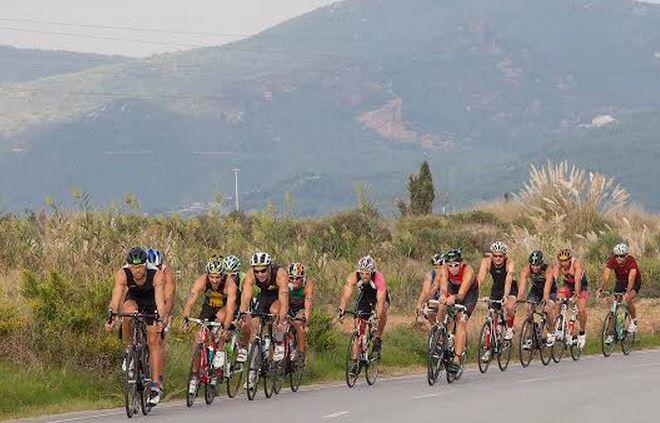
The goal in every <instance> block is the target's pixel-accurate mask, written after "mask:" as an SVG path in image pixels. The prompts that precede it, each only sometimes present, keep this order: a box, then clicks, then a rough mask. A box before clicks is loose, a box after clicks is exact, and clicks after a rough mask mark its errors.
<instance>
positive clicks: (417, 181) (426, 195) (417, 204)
mask: <svg viewBox="0 0 660 423" xmlns="http://www.w3.org/2000/svg"><path fill="white" fill-rule="evenodd" d="M408 195H409V196H410V205H409V208H408V211H409V213H410V214H412V215H415V216H421V215H425V214H431V213H432V212H433V200H434V199H435V187H434V186H433V176H432V175H431V169H430V168H429V163H428V162H427V161H426V160H424V161H423V162H422V164H421V166H420V167H419V173H417V174H415V173H412V174H410V176H408Z"/></svg>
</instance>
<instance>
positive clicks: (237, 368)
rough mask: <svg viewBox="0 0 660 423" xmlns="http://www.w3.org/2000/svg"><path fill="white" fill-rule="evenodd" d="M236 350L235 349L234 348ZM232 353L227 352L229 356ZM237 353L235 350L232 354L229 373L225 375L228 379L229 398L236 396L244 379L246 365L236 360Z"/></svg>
mask: <svg viewBox="0 0 660 423" xmlns="http://www.w3.org/2000/svg"><path fill="white" fill-rule="evenodd" d="M234 351H235V349H234ZM229 356H230V355H229V354H227V357H229ZM236 357H237V355H236V353H235V352H234V353H233V355H232V356H231V362H230V363H229V372H228V373H229V374H228V375H225V379H226V381H227V396H228V397H229V398H234V397H235V396H236V395H237V394H238V391H239V390H240V389H241V382H242V381H243V373H244V369H245V367H244V366H243V364H244V363H239V362H237V361H236Z"/></svg>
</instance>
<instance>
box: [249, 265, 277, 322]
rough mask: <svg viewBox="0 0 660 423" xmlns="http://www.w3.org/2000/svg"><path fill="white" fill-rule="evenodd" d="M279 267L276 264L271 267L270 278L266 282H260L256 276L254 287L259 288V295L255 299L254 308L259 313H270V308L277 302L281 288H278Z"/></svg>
mask: <svg viewBox="0 0 660 423" xmlns="http://www.w3.org/2000/svg"><path fill="white" fill-rule="evenodd" d="M279 268H280V267H279V266H278V265H277V264H275V263H272V264H271V265H270V277H269V278H268V280H267V281H266V282H259V279H257V277H256V275H255V279H254V285H255V286H256V287H257V288H258V293H257V294H256V296H255V297H254V298H256V301H255V302H254V304H253V306H252V308H253V310H254V311H255V312H257V313H270V306H271V305H272V304H273V303H274V302H275V301H277V299H278V296H279V288H278V287H277V271H278V270H279Z"/></svg>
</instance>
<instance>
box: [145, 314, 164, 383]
mask: <svg viewBox="0 0 660 423" xmlns="http://www.w3.org/2000/svg"><path fill="white" fill-rule="evenodd" d="M147 345H148V346H149V361H150V363H149V364H150V365H151V379H152V380H153V381H154V382H157V381H159V380H160V376H161V374H162V372H163V370H162V368H161V364H162V361H161V355H162V342H161V339H160V332H159V331H158V328H157V327H156V325H155V323H152V324H150V325H147Z"/></svg>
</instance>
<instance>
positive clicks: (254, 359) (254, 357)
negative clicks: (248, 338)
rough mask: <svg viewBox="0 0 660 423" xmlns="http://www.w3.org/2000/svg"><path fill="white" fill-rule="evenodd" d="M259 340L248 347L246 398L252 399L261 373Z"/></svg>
mask: <svg viewBox="0 0 660 423" xmlns="http://www.w3.org/2000/svg"><path fill="white" fill-rule="evenodd" d="M261 359H262V356H261V340H259V339H256V340H255V341H254V342H253V343H252V346H251V347H250V354H248V361H247V362H248V371H247V382H246V391H247V397H248V400H250V401H252V400H253V399H254V396H255V395H256V394H257V386H258V385H259V376H260V373H261Z"/></svg>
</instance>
